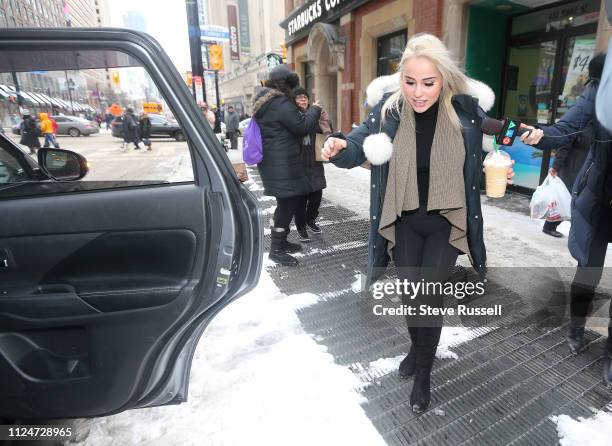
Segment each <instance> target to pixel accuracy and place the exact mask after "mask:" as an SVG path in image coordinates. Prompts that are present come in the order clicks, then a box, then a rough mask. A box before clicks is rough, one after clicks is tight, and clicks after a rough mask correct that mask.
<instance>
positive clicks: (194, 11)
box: [185, 0, 206, 101]
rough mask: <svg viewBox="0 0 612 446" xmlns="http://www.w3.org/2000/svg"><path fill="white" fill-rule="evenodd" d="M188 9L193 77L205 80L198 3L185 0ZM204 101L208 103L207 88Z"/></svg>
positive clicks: (193, 88) (193, 85) (192, 0)
mask: <svg viewBox="0 0 612 446" xmlns="http://www.w3.org/2000/svg"><path fill="white" fill-rule="evenodd" d="M185 5H186V7H187V29H188V31H189V50H190V53H191V73H192V76H200V77H201V78H202V79H204V67H203V66H202V47H201V38H200V36H201V34H200V20H199V14H198V1H197V0H185ZM191 88H192V93H193V97H194V98H195V97H196V91H195V88H196V87H195V82H192V84H191ZM204 101H206V88H204Z"/></svg>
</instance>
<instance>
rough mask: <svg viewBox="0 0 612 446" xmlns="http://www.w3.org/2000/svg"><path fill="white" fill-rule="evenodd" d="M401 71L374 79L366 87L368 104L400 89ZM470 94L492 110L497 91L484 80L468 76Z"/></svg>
mask: <svg viewBox="0 0 612 446" xmlns="http://www.w3.org/2000/svg"><path fill="white" fill-rule="evenodd" d="M399 76H400V74H399V73H395V74H391V75H389V76H380V77H377V78H376V79H374V80H373V81H372V82H370V84H369V85H368V88H366V97H367V99H366V104H367V105H368V107H374V106H375V105H376V104H378V103H379V102H380V101H381V99H382V98H383V96H384V95H385V94H386V93H392V92H395V91H397V90H398V89H399ZM468 89H469V94H470V95H471V96H474V97H475V98H477V99H478V104H479V105H480V106H481V107H482V109H483V110H484V111H486V112H488V111H489V110H491V108H492V107H493V104H494V103H495V93H493V90H491V88H490V87H489V86H488V85H486V84H484V83H483V82H480V81H477V80H476V79H471V78H468Z"/></svg>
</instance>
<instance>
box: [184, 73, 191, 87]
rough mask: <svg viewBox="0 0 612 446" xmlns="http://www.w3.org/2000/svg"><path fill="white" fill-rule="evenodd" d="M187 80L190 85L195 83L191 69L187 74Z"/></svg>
mask: <svg viewBox="0 0 612 446" xmlns="http://www.w3.org/2000/svg"><path fill="white" fill-rule="evenodd" d="M185 81H186V82H187V85H188V86H190V87H191V86H192V85H193V74H191V72H190V71H188V72H187V73H186V75H185Z"/></svg>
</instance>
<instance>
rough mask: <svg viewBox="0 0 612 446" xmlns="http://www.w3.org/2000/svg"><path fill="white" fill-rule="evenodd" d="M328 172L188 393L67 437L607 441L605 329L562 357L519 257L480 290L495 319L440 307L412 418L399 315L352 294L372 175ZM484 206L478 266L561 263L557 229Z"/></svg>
mask: <svg viewBox="0 0 612 446" xmlns="http://www.w3.org/2000/svg"><path fill="white" fill-rule="evenodd" d="M249 174H250V180H249V182H248V183H247V187H249V189H250V190H251V191H252V192H253V193H254V194H255V195H256V196H257V197H258V198H259V200H260V204H261V206H262V209H263V213H264V216H266V218H270V216H271V214H272V211H273V209H274V206H275V202H274V199H273V198H271V197H265V196H263V195H262V188H261V183H260V181H259V177H258V175H257V171H256V170H255V169H251V168H249ZM326 176H327V180H328V188H327V189H326V190H325V192H324V202H323V206H322V208H321V216H320V219H319V224H320V226H321V227H322V228H323V234H321V235H320V236H313V242H312V243H310V244H306V245H305V250H304V251H303V252H302V253H300V254H298V256H299V259H300V261H301V265H300V267H298V268H284V267H279V266H277V265H275V264H273V263H272V262H269V261H266V264H265V267H264V271H263V274H262V278H261V280H260V283H259V284H258V286H257V288H256V289H255V290H254V291H253V292H251V293H249V294H248V295H247V296H244V297H242V298H241V299H239V300H237V301H236V302H234V303H232V304H231V305H229V306H228V307H227V308H226V309H224V310H223V311H222V312H221V313H220V314H219V316H218V317H217V318H215V319H214V320H213V321H212V323H211V325H210V326H209V327H208V328H207V330H206V331H205V333H204V335H203V336H202V339H201V341H200V343H199V345H198V349H197V351H196V354H195V357H194V359H193V363H192V369H191V379H190V387H189V400H188V402H186V403H184V404H182V405H179V406H173V407H161V408H152V409H141V410H131V411H128V412H125V413H122V414H119V415H115V416H110V417H104V418H99V419H93V420H77V421H76V422H75V424H76V426H75V427H76V431H77V433H78V435H77V440H76V442H75V443H76V444H86V445H102V444H103V445H133V444H147V445H160V446H161V445H170V444H171V445H206V446H210V445H224V446H226V445H231V446H243V445H254V446H259V445H262V446H263V445H265V446H271V445H279V446H281V445H282V446H285V445H288V444H291V445H304V446H306V445H307V446H312V445H325V446H327V445H330V446H331V445H334V446H335V445H344V444H350V445H352V446H378V445H380V446H384V445H407V444H416V443H420V444H439V445H450V444H475V445H481V444H491V445H500V444H525V445H533V444H537V445H545V444H558V442H559V441H561V443H562V444H567V445H570V444H571V445H607V444H609V439H610V437H612V415H610V414H609V413H607V412H606V411H605V410H604V409H605V408H606V406H608V405H610V403H611V402H612V391H609V390H607V389H605V388H604V387H603V385H602V384H601V383H600V380H601V377H600V373H601V360H600V357H601V353H602V349H603V338H601V337H600V336H599V335H598V334H597V333H595V332H588V335H587V340H588V342H589V344H588V349H587V350H586V351H585V352H583V353H582V354H580V355H578V356H570V355H569V354H568V350H567V347H566V346H565V341H564V334H565V326H563V325H562V326H555V325H554V324H546V323H543V322H546V321H547V320H548V319H550V318H551V317H553V316H552V315H551V313H550V312H549V311H548V309H547V308H545V307H542V305H539V306H538V305H537V302H535V301H534V300H533V299H532V298H531V297H528V293H529V292H530V291H532V290H533V288H534V284H533V283H532V282H533V281H532V280H530V279H529V277H528V274H527V271H525V270H521V269H516V270H513V271H514V273H513V275H512V276H511V277H507V280H499V281H497V282H496V283H492V284H490V288H489V289H488V293H487V299H488V302H489V303H495V302H498V301H499V302H503V303H504V305H505V307H504V308H505V310H506V311H507V312H506V313H504V314H505V317H504V319H503V320H497V321H492V322H496V323H497V324H495V323H491V326H484V327H479V328H477V327H473V328H465V327H461V326H457V325H458V324H457V323H458V320H456V319H454V320H453V319H452V318H450V319H448V321H449V322H451V324H450V325H452V326H448V327H445V328H444V329H443V333H442V339H441V344H440V347H439V348H438V354H437V358H438V359H436V362H435V365H434V370H433V375H432V387H433V389H432V403H431V406H430V409H429V410H428V411H427V412H426V413H424V414H423V415H421V416H415V415H414V414H413V413H412V411H411V410H410V407H409V403H408V400H409V395H410V390H411V386H412V380H411V379H409V380H400V379H399V378H398V377H397V367H398V365H399V362H400V361H401V359H402V358H403V356H404V355H405V354H406V353H407V351H408V350H409V347H410V341H409V337H408V334H407V330H406V326H405V321H404V319H403V317H400V316H398V317H390V316H385V317H378V316H375V315H374V314H373V312H372V305H373V304H374V303H375V302H374V301H373V300H372V299H371V298H369V297H367V296H366V295H365V294H364V293H361V292H360V280H359V279H360V274H361V273H363V272H365V265H366V250H367V247H366V242H367V230H368V203H369V199H368V196H369V172H368V171H366V170H364V169H361V168H358V169H353V170H350V171H347V170H341V169H335V168H334V167H333V166H326ZM519 206H520V205H519ZM483 216H484V221H485V238H486V243H487V248H488V250H489V252H488V256H489V264H490V265H491V266H494V267H495V266H498V267H507V266H519V265H522V266H535V265H538V266H542V265H556V266H559V265H564V266H567V267H569V268H568V269H570V270H571V268H573V266H574V262H573V260H572V259H571V257H570V256H569V254H568V253H567V248H566V247H565V246H564V243H563V241H559V240H555V239H551V238H550V237H548V236H545V235H542V233H541V223H540V222H533V221H530V220H529V218H528V217H525V215H522V214H521V213H520V212H510V211H508V210H507V209H504V208H502V207H499V206H498V203H495V204H493V205H487V204H485V206H484V208H483ZM566 229H567V228H565V230H566ZM267 233H268V234H269V230H268V231H267ZM291 237H295V232H293V233H292V235H291ZM266 238H269V237H266ZM266 243H267V244H268V247H269V240H267V241H266ZM609 259H610V257H609ZM462 264H464V265H465V264H466V262H465V260H462ZM389 274H390V277H392V275H393V271H392V270H390V272H389ZM456 274H457V275H461V274H469V269H468V268H466V269H458V270H457V271H456ZM501 279H503V277H502V278H501ZM383 301H384V303H385V304H386V305H388V306H392V305H397V304H398V303H399V300H398V299H397V298H396V297H394V296H390V297H388V298H387V297H386V298H384V299H383ZM502 322H503V323H502ZM494 325H496V326H498V327H500V328H494V327H493V326H494ZM609 409H610V410H612V406H609ZM579 417H584V418H585V420H581V419H580V418H579Z"/></svg>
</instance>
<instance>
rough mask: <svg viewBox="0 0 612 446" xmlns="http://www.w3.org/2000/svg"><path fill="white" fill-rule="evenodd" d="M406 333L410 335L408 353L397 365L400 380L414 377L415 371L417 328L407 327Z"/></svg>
mask: <svg viewBox="0 0 612 446" xmlns="http://www.w3.org/2000/svg"><path fill="white" fill-rule="evenodd" d="M408 332H409V333H410V341H411V343H412V344H411V345H410V351H409V352H408V355H406V357H405V358H404V359H402V362H400V365H399V377H400V379H407V378H408V377H410V376H412V375H414V370H415V369H416V342H417V328H416V327H408Z"/></svg>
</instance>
